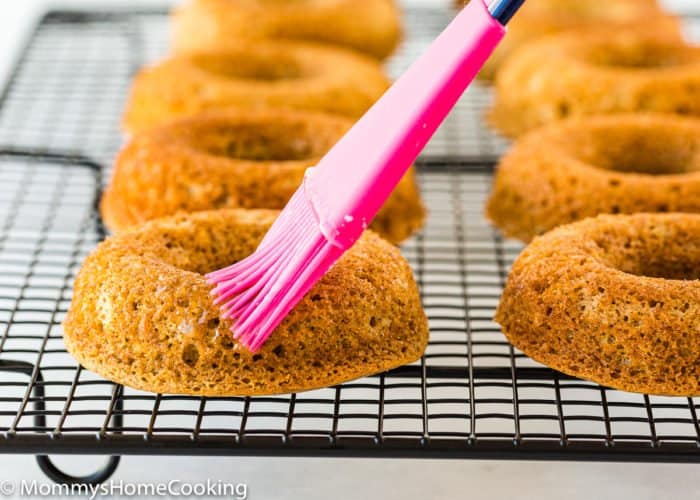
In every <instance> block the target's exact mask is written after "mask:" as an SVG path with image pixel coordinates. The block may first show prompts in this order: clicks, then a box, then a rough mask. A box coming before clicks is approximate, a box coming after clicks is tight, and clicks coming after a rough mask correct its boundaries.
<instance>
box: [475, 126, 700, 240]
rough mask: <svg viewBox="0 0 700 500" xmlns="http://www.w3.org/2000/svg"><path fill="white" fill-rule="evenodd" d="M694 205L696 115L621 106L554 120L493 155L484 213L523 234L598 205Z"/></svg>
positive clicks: (613, 209) (698, 178)
mask: <svg viewBox="0 0 700 500" xmlns="http://www.w3.org/2000/svg"><path fill="white" fill-rule="evenodd" d="M637 212H691V213H693V212H695V213H700V119H697V118H686V117H680V116H677V115H656V114H649V115H645V114H627V115H604V116H595V117H585V118H578V119H570V120H566V121H563V122H557V123H554V124H552V125H549V126H547V127H544V128H541V129H538V130H535V131H533V132H531V133H529V134H527V135H526V136H524V137H523V138H521V139H520V140H518V141H517V142H516V143H515V145H514V146H513V148H512V149H511V150H510V151H509V152H508V154H506V155H505V156H504V157H503V158H502V159H501V161H500V163H499V165H498V168H497V170H496V175H495V179H494V182H493V190H492V192H491V196H490V197H489V200H488V202H487V204H486V214H487V216H488V218H489V219H491V221H493V222H494V223H495V224H496V225H497V226H498V227H499V228H501V230H502V231H503V233H505V235H507V236H513V237H516V238H519V239H521V240H523V241H530V240H531V239H532V238H533V237H535V236H536V235H538V234H542V233H544V232H545V231H548V230H550V229H552V228H554V227H556V226H559V225H561V224H566V223H569V222H573V221H576V220H579V219H583V218H585V217H591V216H594V215H598V214H602V213H612V214H614V213H628V214H629V213H637Z"/></svg>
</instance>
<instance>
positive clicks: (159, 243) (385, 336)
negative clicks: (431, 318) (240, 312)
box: [64, 210, 428, 396]
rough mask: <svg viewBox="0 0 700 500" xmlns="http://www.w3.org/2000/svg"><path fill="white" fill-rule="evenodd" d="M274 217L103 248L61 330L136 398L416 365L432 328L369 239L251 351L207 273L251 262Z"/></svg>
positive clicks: (91, 365)
mask: <svg viewBox="0 0 700 500" xmlns="http://www.w3.org/2000/svg"><path fill="white" fill-rule="evenodd" d="M275 217H276V212H273V211H248V210H216V211H211V212H199V213H196V214H190V215H186V216H176V217H172V218H166V219H159V220H157V221H153V222H150V223H148V224H146V225H144V226H142V227H141V228H139V229H137V230H134V231H128V232H125V233H122V234H120V235H118V236H113V237H110V238H108V239H107V240H105V241H104V242H102V243H101V244H100V245H99V246H98V247H97V249H96V250H95V251H94V252H93V253H92V254H91V255H90V256H89V257H88V258H87V259H86V261H85V263H84V264H83V267H82V269H81V270H80V272H79V273H78V276H77V278H76V282H75V288H74V291H73V300H72V303H71V307H70V310H69V311H68V315H67V316H66V319H65V322H64V330H65V334H64V341H65V344H66V347H67V348H68V351H69V352H70V353H71V354H72V355H73V356H74V357H75V358H76V359H77V360H78V361H79V362H80V363H81V364H82V365H83V366H85V367H86V368H88V369H90V370H92V371H95V372H97V373H98V374H100V375H102V376H104V377H106V378H108V379H110V380H113V381H115V382H118V383H120V384H125V385H128V386H130V387H133V388H135V389H139V390H146V391H152V392H166V393H178V394H192V395H201V396H233V395H263V394H277V393H287V392H296V391H305V390H309V389H315V388H318V387H324V386H328V385H334V384H338V383H341V382H344V381H347V380H351V379H354V378H357V377H362V376H366V375H370V374H373V373H377V372H381V371H384V370H388V369H391V368H395V367H397V366H400V365H403V364H405V363H410V362H412V361H414V360H416V359H417V358H419V357H420V356H421V355H422V353H423V351H424V349H425V347H426V344H427V341H428V326H427V321H426V318H425V315H424V313H423V309H422V307H421V302H420V297H419V294H418V288H417V287H416V284H415V282H414V280H413V276H412V274H411V269H410V267H409V265H408V263H407V262H406V260H405V259H404V258H403V257H402V256H401V254H400V253H399V250H398V249H397V248H395V247H394V246H392V245H391V244H390V243H387V242H385V241H383V240H382V239H380V238H379V237H378V236H376V235H375V234H373V233H371V232H367V233H366V234H365V235H363V237H362V238H361V239H360V240H359V241H358V243H357V244H356V245H355V246H354V247H353V248H352V249H351V250H350V251H349V252H347V253H346V254H345V255H344V256H343V257H342V258H341V259H340V260H339V261H338V262H337V263H336V264H335V266H334V267H333V268H332V269H331V270H330V271H329V273H328V274H327V275H326V276H325V277H324V278H323V279H322V280H321V281H320V282H319V283H317V284H316V286H315V287H314V288H313V289H312V290H311V291H310V292H309V294H308V295H307V296H306V297H305V298H304V299H303V300H302V301H301V302H300V303H299V304H298V305H297V306H296V308H295V309H294V310H293V311H292V312H291V313H290V315H289V316H288V317H287V318H286V319H285V320H284V321H283V322H282V324H281V325H280V326H279V327H278V328H277V329H276V330H275V331H274V332H273V334H272V336H271V337H270V339H269V340H268V341H267V343H266V344H265V345H264V346H263V347H262V349H261V350H259V351H258V352H257V353H255V354H252V353H251V352H249V351H248V350H247V349H245V348H244V347H242V346H241V345H240V344H238V343H237V342H236V341H235V340H234V339H233V335H232V334H231V332H230V327H231V323H230V321H229V320H226V319H221V318H220V316H219V309H218V307H217V306H216V305H214V304H213V302H212V297H211V295H210V290H211V286H210V285H209V284H208V283H207V281H206V279H205V277H204V273H206V272H209V271H212V270H214V269H217V268H221V267H224V266H226V265H228V264H231V263H232V262H235V261H237V260H240V259H242V258H244V257H246V256H247V255H249V254H250V253H251V252H253V250H254V249H255V248H256V246H257V245H258V243H259V242H260V240H261V239H262V236H263V235H264V234H265V232H266V231H267V229H268V227H269V226H270V224H271V223H272V221H273V220H274V218H275Z"/></svg>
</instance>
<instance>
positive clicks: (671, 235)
mask: <svg viewBox="0 0 700 500" xmlns="http://www.w3.org/2000/svg"><path fill="white" fill-rule="evenodd" d="M669 217H672V216H669ZM696 226H697V227H691V228H688V227H679V225H677V224H673V223H672V221H670V220H669V222H668V223H666V222H662V223H650V222H646V223H644V225H642V226H641V227H640V226H633V227H630V228H627V230H624V231H623V230H620V228H619V227H615V228H607V229H606V230H604V231H603V232H602V233H601V234H598V235H597V237H596V238H595V240H596V244H597V245H598V246H599V247H600V248H601V249H602V250H603V258H604V261H605V263H606V264H607V265H609V266H610V267H613V268H615V269H618V270H620V271H623V272H625V273H628V274H634V275H636V276H643V277H649V278H664V279H669V280H700V239H699V238H698V235H700V223H698V224H697V225H696Z"/></svg>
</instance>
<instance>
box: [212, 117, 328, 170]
mask: <svg viewBox="0 0 700 500" xmlns="http://www.w3.org/2000/svg"><path fill="white" fill-rule="evenodd" d="M329 142H330V141H325V140H323V137H313V136H312V134H311V133H310V130H308V129H307V127H304V126H303V125H302V124H291V125H290V124H286V125H285V124H276V123H267V124H240V125H236V124H220V125H218V126H216V127H214V128H212V129H210V130H209V131H207V135H206V137H203V138H201V139H200V146H201V149H203V150H204V151H206V152H207V153H209V154H212V155H215V156H223V157H226V158H230V159H235V160H247V161H302V160H309V159H312V158H316V157H319V156H322V155H323V154H324V153H325V152H326V151H327V150H328V149H329V148H330V146H331V145H332V144H329Z"/></svg>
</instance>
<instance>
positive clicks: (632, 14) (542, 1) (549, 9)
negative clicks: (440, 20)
mask: <svg viewBox="0 0 700 500" xmlns="http://www.w3.org/2000/svg"><path fill="white" fill-rule="evenodd" d="M631 27H636V28H637V29H639V30H641V31H653V32H666V33H670V34H674V33H675V34H678V33H680V31H681V25H680V21H679V19H678V18H677V17H675V16H672V15H669V14H665V13H664V11H663V10H662V9H661V7H660V6H659V5H658V2H656V1H655V0H608V1H601V0H574V1H572V0H527V1H526V2H525V3H524V4H523V6H522V7H521V8H520V10H518V14H517V15H516V16H515V17H513V19H512V20H511V21H510V22H509V23H508V34H507V35H506V37H505V38H504V39H503V41H502V42H501V43H500V44H499V45H498V47H497V48H496V50H495V51H494V53H493V54H492V55H491V57H490V58H489V60H488V61H487V62H486V64H485V65H484V68H483V69H482V70H481V72H480V73H479V76H480V78H482V79H485V80H493V79H494V78H495V76H496V73H497V71H498V69H499V68H500V67H501V65H502V64H503V62H504V61H505V60H506V59H507V58H508V57H509V56H510V55H511V54H512V53H513V52H514V51H515V50H516V49H518V48H519V47H522V46H523V45H524V44H526V43H528V42H531V41H533V40H536V39H537V38H541V37H542V36H545V35H551V34H555V33H560V32H563V31H570V30H587V31H588V30H603V31H604V32H606V33H607V32H610V31H615V30H618V29H620V28H628V29H629V28H631Z"/></svg>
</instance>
